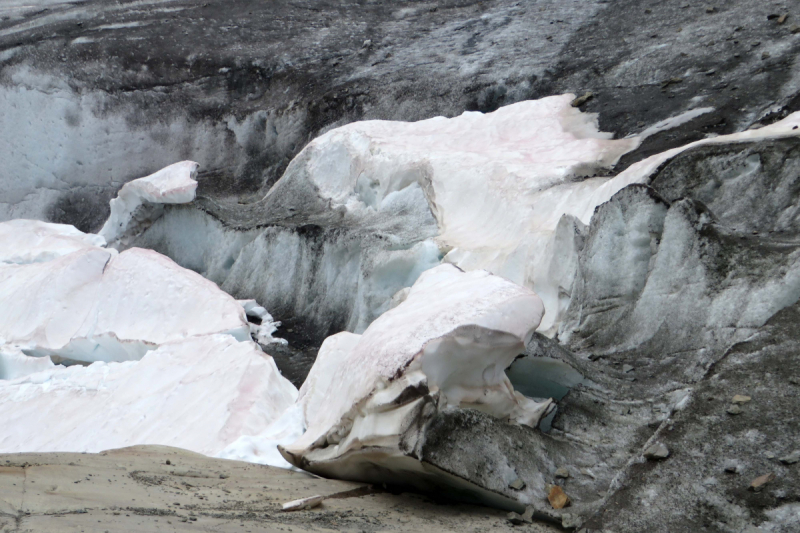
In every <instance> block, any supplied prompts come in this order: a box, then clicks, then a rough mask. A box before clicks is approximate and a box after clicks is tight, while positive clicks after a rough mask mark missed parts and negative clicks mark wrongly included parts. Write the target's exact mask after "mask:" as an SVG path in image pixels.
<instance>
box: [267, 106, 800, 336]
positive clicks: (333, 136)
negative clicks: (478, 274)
mask: <svg viewBox="0 0 800 533" xmlns="http://www.w3.org/2000/svg"><path fill="white" fill-rule="evenodd" d="M571 100H572V95H562V96H553V97H548V98H543V99H541V100H536V101H528V102H520V103H517V104H512V105H509V106H506V107H503V108H501V109H499V110H497V111H495V112H493V113H488V114H481V113H477V112H468V113H464V114H463V115H461V116H459V117H455V118H452V119H446V118H442V117H437V118H433V119H429V120H423V121H420V122H414V123H403V122H390V121H365V122H357V123H352V124H348V125H346V126H343V127H340V128H337V129H334V130H331V131H330V132H328V133H326V134H324V135H322V136H320V137H319V138H317V139H315V140H314V141H312V142H311V143H310V144H309V145H308V146H307V147H306V148H305V149H304V151H303V152H301V154H300V155H298V157H297V158H296V159H295V160H294V161H293V162H292V164H291V165H290V167H289V168H288V169H287V172H286V174H285V175H284V177H283V178H282V180H281V181H279V182H278V184H277V185H276V187H275V188H274V189H273V191H271V192H270V194H269V195H268V198H269V196H270V195H275V194H279V193H280V192H281V191H282V189H284V188H286V187H295V188H297V187H299V185H297V183H296V182H298V181H302V180H307V181H309V182H311V184H313V186H314V187H315V188H316V189H317V190H318V191H319V194H320V196H321V197H322V198H324V199H326V200H327V201H329V202H330V203H331V207H332V208H333V209H345V210H346V211H347V212H348V213H352V214H354V215H356V216H357V215H359V214H361V216H365V215H364V213H380V212H382V211H383V210H384V209H386V207H387V206H388V205H391V203H392V201H393V200H394V198H395V197H396V196H398V195H400V194H405V193H406V191H408V190H409V189H414V188H417V187H418V188H420V189H421V190H422V191H423V192H424V198H425V201H426V202H427V204H428V207H429V209H430V211H431V213H432V214H433V215H434V217H435V218H436V222H437V225H438V236H437V237H436V242H437V244H438V245H439V247H440V248H441V249H442V251H443V252H444V253H445V254H446V255H445V257H444V261H445V262H449V263H453V264H455V265H457V266H459V267H460V268H462V269H465V270H477V269H485V270H488V271H490V272H493V273H495V274H497V275H501V276H504V277H506V278H508V279H510V280H512V281H514V282H516V283H519V284H522V285H525V286H527V287H530V288H533V289H534V290H536V292H537V294H539V295H540V296H541V297H542V299H543V301H544V304H545V308H546V309H547V310H548V313H547V315H546V316H545V318H544V320H543V321H542V324H541V326H540V329H541V330H544V331H547V332H550V333H554V332H555V331H556V330H557V327H558V324H559V322H560V320H561V317H562V315H563V312H564V311H565V309H566V307H567V305H568V303H569V298H570V294H571V285H570V284H571V282H572V280H573V279H574V272H575V270H574V269H575V265H576V259H575V257H576V255H575V253H576V249H575V242H574V239H575V235H576V231H575V227H576V224H577V225H578V226H580V225H586V224H588V223H589V222H590V219H591V217H592V214H593V213H594V210H595V208H596V207H597V206H598V205H600V204H602V203H604V202H606V201H608V200H609V199H610V198H611V196H613V194H614V193H616V192H617V191H619V190H620V189H622V188H623V187H625V186H627V185H629V184H632V183H646V182H647V181H648V180H649V178H650V177H651V176H652V175H653V173H654V172H655V171H656V169H657V168H658V167H659V166H660V165H662V164H663V163H664V162H666V161H667V160H669V159H670V158H673V157H675V156H676V155H678V154H679V153H681V152H682V151H684V150H687V149H690V148H693V147H695V146H699V145H703V144H710V143H720V144H721V143H731V142H740V141H748V140H753V139H758V138H768V137H781V136H788V135H797V134H798V130H793V129H792V128H794V127H795V126H796V125H797V123H798V122H800V115H798V114H794V115H791V116H789V117H787V118H786V119H784V120H782V121H781V122H778V123H776V124H773V125H771V126H767V127H764V128H761V129H758V130H749V131H746V132H742V133H736V134H732V135H726V136H720V137H716V138H709V139H704V140H702V141H698V142H695V143H692V144H689V145H687V146H684V147H680V148H676V149H674V150H669V151H667V152H664V153H662V154H657V155H655V156H652V157H650V158H648V159H646V160H644V161H641V162H639V163H637V164H634V165H632V166H631V167H629V168H628V169H626V170H625V171H624V172H621V173H620V174H618V175H617V176H615V177H613V178H606V177H593V176H598V175H602V174H603V173H605V172H606V171H607V170H608V169H609V168H610V167H612V166H613V165H614V164H615V163H616V162H617V160H618V159H619V157H620V156H621V155H622V154H624V153H626V152H627V151H630V150H632V149H634V148H636V147H637V146H638V144H639V142H640V140H641V139H642V138H643V137H641V136H639V137H631V138H627V139H618V140H614V139H612V135H611V134H608V133H602V132H600V131H599V130H598V129H597V118H596V116H595V115H592V114H586V113H581V112H580V111H579V110H577V109H576V108H573V107H571V106H570V102H571ZM707 111H708V109H706V108H703V109H698V110H696V111H695V112H694V114H692V113H689V115H687V116H690V117H693V116H696V115H697V114H702V113H704V112H707ZM684 119H686V117H676V119H675V121H677V122H678V123H679V122H680V121H681V120H684ZM670 125H671V124H670V123H664V124H658V125H656V126H657V127H658V129H663V128H666V127H669V126H670ZM649 134H650V132H649V131H648V132H646V135H649ZM565 217H566V218H565ZM568 226H571V227H572V228H573V231H572V232H570V231H568V230H569V227H568ZM559 228H561V230H559Z"/></svg>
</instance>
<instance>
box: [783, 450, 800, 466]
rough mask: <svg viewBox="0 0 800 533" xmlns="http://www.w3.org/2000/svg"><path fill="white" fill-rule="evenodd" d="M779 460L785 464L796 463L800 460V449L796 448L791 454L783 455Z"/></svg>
mask: <svg viewBox="0 0 800 533" xmlns="http://www.w3.org/2000/svg"><path fill="white" fill-rule="evenodd" d="M779 461H780V462H782V463H783V464H785V465H793V464H795V463H796V462H798V461H800V450H795V451H793V452H792V453H790V454H789V455H787V456H785V457H781V458H780V459H779Z"/></svg>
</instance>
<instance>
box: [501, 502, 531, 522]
mask: <svg viewBox="0 0 800 533" xmlns="http://www.w3.org/2000/svg"><path fill="white" fill-rule="evenodd" d="M506 520H508V521H509V522H511V523H512V524H513V525H515V526H519V525H521V524H532V523H533V507H531V506H530V505H529V506H528V507H526V508H525V512H524V513H522V514H519V513H515V512H513V511H512V512H510V513H508V514H507V515H506Z"/></svg>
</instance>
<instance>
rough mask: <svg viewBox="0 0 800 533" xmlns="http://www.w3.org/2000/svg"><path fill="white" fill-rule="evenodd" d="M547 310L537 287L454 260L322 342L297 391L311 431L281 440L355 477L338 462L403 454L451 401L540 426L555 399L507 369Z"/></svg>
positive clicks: (310, 465) (295, 454)
mask: <svg viewBox="0 0 800 533" xmlns="http://www.w3.org/2000/svg"><path fill="white" fill-rule="evenodd" d="M543 313H544V309H543V307H542V302H541V300H540V299H539V297H538V296H536V294H534V293H533V292H532V291H530V290H528V289H525V288H524V287H521V286H519V285H516V284H514V283H511V282H509V281H507V280H505V279H503V278H500V277H498V276H493V275H491V274H489V273H487V272H484V271H474V272H469V273H464V272H462V271H461V270H459V269H458V268H456V267H454V266H452V265H441V266H439V267H436V268H434V269H431V270H428V271H427V272H425V273H423V274H422V275H421V276H420V278H419V279H418V280H417V282H416V283H415V284H414V285H413V287H412V288H411V290H410V291H409V293H408V295H407V297H406V298H405V300H404V301H403V302H402V303H401V304H399V305H398V306H397V307H395V308H394V309H392V310H390V311H387V312H386V313H384V314H383V315H381V317H379V318H378V319H377V320H375V321H374V322H373V323H372V324H370V326H369V327H368V328H367V329H366V331H365V332H364V334H363V335H356V334H352V333H347V332H343V333H339V334H337V335H334V336H332V337H329V338H328V339H326V340H325V342H324V343H323V345H322V347H321V348H320V352H319V355H318V356H317V360H316V362H315V363H314V366H313V367H312V369H311V372H310V374H309V376H308V379H307V380H306V382H305V383H304V384H303V387H302V388H301V390H300V397H299V399H298V405H299V406H300V407H301V408H302V415H303V422H304V426H305V428H306V430H305V432H304V434H303V435H302V437H300V438H299V439H297V440H296V441H295V442H293V443H292V444H290V445H287V446H285V447H283V448H282V453H283V455H284V457H285V458H286V459H287V460H288V461H289V462H291V463H292V464H294V465H295V466H298V467H302V468H305V469H307V470H311V471H320V472H322V471H325V472H327V473H331V472H334V471H336V472H338V473H339V474H340V475H344V476H347V477H354V476H355V477H358V474H357V472H358V471H359V469H358V468H355V469H353V468H351V467H346V466H341V465H343V464H344V463H347V462H349V461H351V460H352V457H351V456H353V455H354V454H355V455H358V454H359V453H360V452H362V451H365V450H368V453H370V454H374V453H376V452H378V453H381V454H385V455H388V456H396V455H398V454H400V455H402V454H403V453H405V452H407V451H408V448H409V446H410V447H411V448H413V441H414V440H415V439H416V438H418V437H419V435H418V434H417V433H416V432H417V431H419V430H421V426H422V425H424V421H425V420H426V419H427V418H429V417H430V416H432V415H433V414H435V412H436V411H437V409H445V408H448V407H469V408H473V409H478V410H481V411H484V412H486V413H489V414H491V415H493V416H496V417H500V418H508V419H511V420H514V421H517V422H519V423H522V424H526V425H530V426H536V425H537V424H538V422H539V420H540V418H541V417H542V416H543V414H545V412H546V411H547V410H548V408H549V407H550V405H551V401H550V400H547V401H545V402H542V403H536V402H534V401H533V400H530V399H528V398H525V397H524V396H522V395H521V394H519V393H517V392H515V391H514V389H513V387H512V386H511V383H510V382H509V380H508V378H507V377H506V375H505V372H504V371H505V369H506V368H507V367H508V366H509V365H510V364H511V362H512V361H513V360H514V358H515V357H516V356H517V355H518V354H519V353H521V352H522V351H524V345H525V342H526V341H527V340H528V339H529V338H530V336H531V335H532V334H533V332H534V330H535V329H536V327H537V326H538V325H539V321H540V320H541V317H542V315H543ZM410 443H412V444H410ZM251 444H252V442H251ZM271 444H272V441H269V442H268V443H266V445H265V446H264V447H265V448H268V446H269V445H271ZM356 461H357V459H356ZM337 464H339V466H337ZM386 466H387V467H389V468H391V465H388V464H387V465H386ZM330 469H333V470H330Z"/></svg>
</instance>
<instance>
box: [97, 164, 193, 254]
mask: <svg viewBox="0 0 800 533" xmlns="http://www.w3.org/2000/svg"><path fill="white" fill-rule="evenodd" d="M198 166H199V165H198V164H197V163H195V162H194V161H181V162H180V163H174V164H172V165H169V166H168V167H165V168H162V169H161V170H159V171H158V172H156V173H155V174H151V175H150V176H146V177H144V178H139V179H135V180H133V181H130V182H128V183H126V184H125V185H123V186H122V189H120V191H119V193H117V197H116V198H114V199H113V200H111V215H110V216H109V217H108V220H106V223H105V224H104V225H103V228H102V229H101V230H100V232H99V234H100V236H101V237H103V238H104V239H105V240H106V241H107V242H108V243H109V245H111V246H114V245H118V244H124V241H128V240H130V239H131V238H133V236H135V235H136V234H137V233H141V232H142V231H144V230H146V229H147V228H148V227H150V226H151V225H152V224H153V221H155V220H156V219H158V217H160V216H161V215H162V214H163V212H164V209H163V204H185V203H189V202H191V201H192V200H194V195H195V191H196V190H197V182H196V181H195V179H194V178H195V177H196V176H197V168H198ZM120 241H123V242H122V243H121V242H120Z"/></svg>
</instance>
